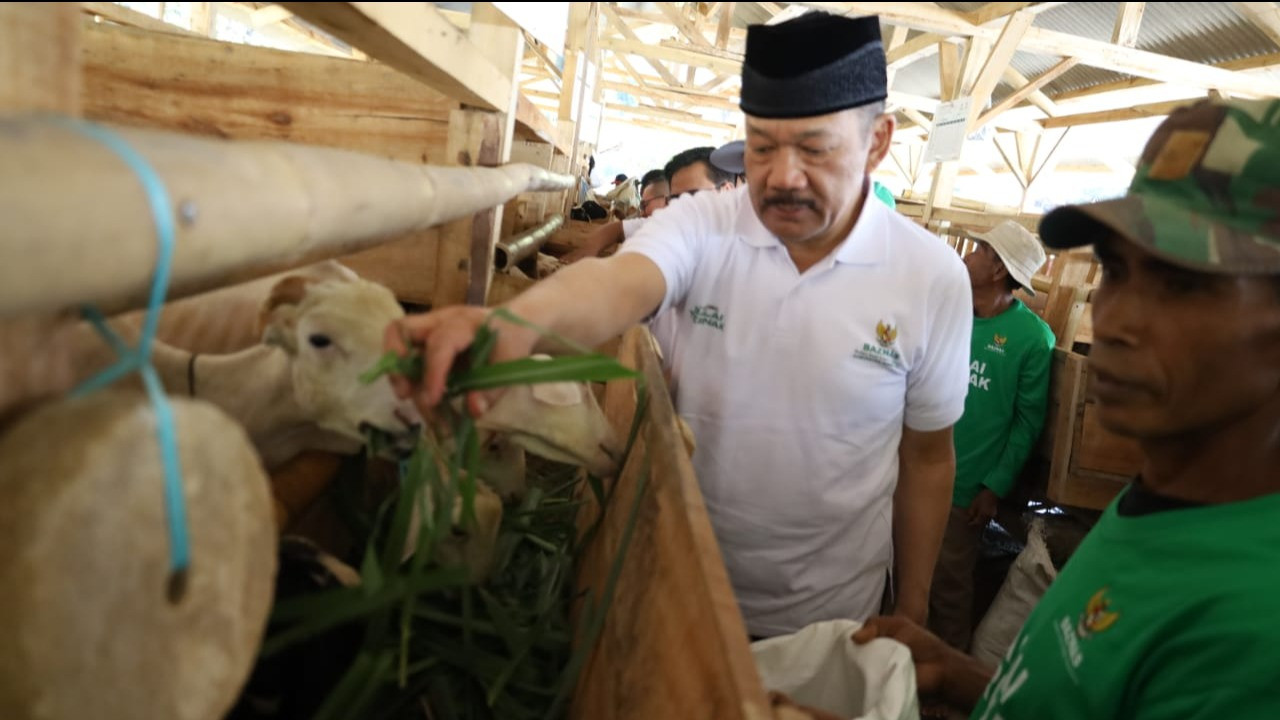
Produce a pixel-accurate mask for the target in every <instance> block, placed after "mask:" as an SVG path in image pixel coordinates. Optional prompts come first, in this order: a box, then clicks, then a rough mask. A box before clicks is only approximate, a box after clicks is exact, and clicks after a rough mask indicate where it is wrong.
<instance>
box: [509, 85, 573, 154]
mask: <svg viewBox="0 0 1280 720" xmlns="http://www.w3.org/2000/svg"><path fill="white" fill-rule="evenodd" d="M516 135H517V136H518V137H520V138H523V139H525V140H539V141H542V142H545V143H551V144H552V145H554V146H555V148H556V149H557V150H559V151H560V152H564V153H567V152H568V151H569V148H568V145H565V144H560V143H559V142H558V141H559V139H560V134H559V133H558V132H556V126H555V124H554V123H552V122H551V118H549V117H547V115H546V113H544V112H542V111H541V110H539V109H538V106H537V105H534V104H533V102H531V101H530V100H529V98H528V97H526V96H525V93H520V95H519V97H517V98H516Z"/></svg>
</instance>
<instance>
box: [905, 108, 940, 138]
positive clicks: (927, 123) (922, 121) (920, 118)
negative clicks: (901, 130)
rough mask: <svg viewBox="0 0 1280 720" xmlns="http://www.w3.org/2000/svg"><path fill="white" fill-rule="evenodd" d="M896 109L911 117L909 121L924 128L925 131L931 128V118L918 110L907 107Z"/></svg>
mask: <svg viewBox="0 0 1280 720" xmlns="http://www.w3.org/2000/svg"><path fill="white" fill-rule="evenodd" d="M898 111H899V112H901V113H902V114H903V115H906V116H907V117H908V118H910V119H911V122H913V123H915V124H916V125H919V126H920V127H922V128H924V130H925V132H929V131H930V130H932V129H933V118H929V117H925V116H924V114H923V113H921V112H920V111H919V110H916V109H914V108H909V107H902V108H898Z"/></svg>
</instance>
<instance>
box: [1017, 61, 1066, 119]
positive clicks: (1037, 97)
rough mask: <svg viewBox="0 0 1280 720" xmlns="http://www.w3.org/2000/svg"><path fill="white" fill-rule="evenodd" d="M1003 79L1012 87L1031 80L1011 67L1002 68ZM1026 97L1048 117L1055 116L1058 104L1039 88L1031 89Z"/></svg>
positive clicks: (1025, 83) (1020, 85)
mask: <svg viewBox="0 0 1280 720" xmlns="http://www.w3.org/2000/svg"><path fill="white" fill-rule="evenodd" d="M1004 79H1005V81H1006V82H1008V83H1009V84H1010V85H1012V86H1014V87H1022V86H1023V85H1027V84H1029V83H1030V82H1031V80H1029V79H1028V78H1027V77H1026V76H1024V75H1023V74H1022V73H1020V72H1018V71H1017V70H1016V69H1014V68H1013V67H1007V68H1005V69H1004ZM1027 99H1028V100H1030V101H1031V104H1032V105H1035V106H1036V107H1038V108H1040V110H1042V111H1043V112H1044V114H1045V115H1048V116H1049V117H1056V116H1057V115H1058V114H1059V112H1058V106H1057V105H1056V104H1054V102H1053V100H1050V99H1049V96H1048V95H1045V94H1044V93H1043V92H1041V91H1039V90H1035V91H1033V92H1032V93H1031V94H1030V95H1028V96H1027Z"/></svg>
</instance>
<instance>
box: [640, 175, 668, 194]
mask: <svg viewBox="0 0 1280 720" xmlns="http://www.w3.org/2000/svg"><path fill="white" fill-rule="evenodd" d="M655 182H667V175H666V173H664V172H662V171H661V170H650V171H649V172H647V173H645V174H644V177H642V178H640V192H644V189H645V188H647V187H649V186H650V185H652V184H654V183H655Z"/></svg>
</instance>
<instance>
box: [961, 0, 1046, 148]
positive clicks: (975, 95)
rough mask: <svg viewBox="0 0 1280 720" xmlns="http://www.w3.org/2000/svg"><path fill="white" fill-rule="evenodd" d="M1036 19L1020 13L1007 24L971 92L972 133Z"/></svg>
mask: <svg viewBox="0 0 1280 720" xmlns="http://www.w3.org/2000/svg"><path fill="white" fill-rule="evenodd" d="M1034 19H1035V16H1034V15H1032V14H1031V13H1028V12H1025V11H1019V12H1016V13H1014V14H1013V15H1010V16H1009V19H1008V21H1006V22H1005V25H1004V30H1002V31H1001V32H1000V37H999V38H998V39H997V40H996V44H995V46H994V47H993V48H992V49H991V54H990V55H989V56H988V57H987V61H986V64H984V65H983V66H982V70H981V71H980V72H979V73H978V78H977V80H975V81H974V84H973V89H972V90H970V91H969V95H970V97H971V98H972V101H973V104H972V105H971V106H970V109H969V129H970V130H971V131H972V130H973V129H975V128H976V127H977V125H978V123H977V120H978V116H979V113H981V112H983V111H984V110H985V109H986V106H987V102H989V101H990V100H991V92H992V91H993V90H995V89H996V84H997V83H998V82H1000V78H1001V77H1002V76H1003V74H1004V71H1005V70H1006V69H1008V67H1009V61H1011V60H1013V54H1014V52H1016V51H1017V49H1018V42H1019V41H1020V40H1022V36H1023V35H1024V34H1026V32H1027V30H1028V29H1029V28H1030V27H1031V22H1032V21H1033V20H1034ZM1029 84H1030V83H1028V85H1029Z"/></svg>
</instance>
